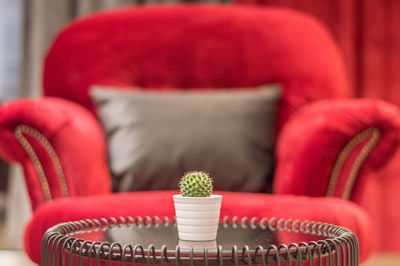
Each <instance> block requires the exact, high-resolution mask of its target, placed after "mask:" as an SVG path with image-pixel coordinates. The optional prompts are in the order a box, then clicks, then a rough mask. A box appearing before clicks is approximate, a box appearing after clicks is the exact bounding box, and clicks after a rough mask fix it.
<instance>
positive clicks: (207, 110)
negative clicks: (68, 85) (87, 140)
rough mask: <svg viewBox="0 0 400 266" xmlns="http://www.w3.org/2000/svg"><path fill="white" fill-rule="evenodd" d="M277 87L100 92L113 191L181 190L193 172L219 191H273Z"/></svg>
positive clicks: (97, 94)
mask: <svg viewBox="0 0 400 266" xmlns="http://www.w3.org/2000/svg"><path fill="white" fill-rule="evenodd" d="M279 95H280V87H279V86H278V85H270V86H264V87H261V88H255V89H247V90H223V91H221V90H213V91H209V90H208V91H207V90H206V91H204V90H202V91H178V92H168V93H160V92H149V91H143V90H140V91H126V90H118V88H108V87H94V88H93V89H92V91H91V96H92V98H93V100H94V101H95V103H96V105H97V111H98V115H99V118H100V120H101V123H102V125H103V128H104V130H105V134H106V137H107V141H108V153H109V163H110V169H111V173H112V175H113V179H114V180H113V181H114V182H113V186H114V190H115V191H118V192H123V191H137V190H164V189H173V190H175V189H177V183H178V180H179V178H180V177H181V176H182V175H183V174H184V173H185V172H187V171H192V170H201V171H206V172H208V173H210V175H211V176H212V177H213V178H214V187H215V189H217V190H228V191H247V192H269V191H270V190H271V187H272V178H273V169H274V164H273V156H274V143H275V116H276V107H277V103H278V99H279Z"/></svg>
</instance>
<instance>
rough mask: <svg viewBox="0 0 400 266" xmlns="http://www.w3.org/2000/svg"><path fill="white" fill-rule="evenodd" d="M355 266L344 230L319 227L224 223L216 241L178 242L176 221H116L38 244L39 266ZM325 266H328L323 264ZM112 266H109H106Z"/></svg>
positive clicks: (85, 223) (85, 225)
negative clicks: (40, 256)
mask: <svg viewBox="0 0 400 266" xmlns="http://www.w3.org/2000/svg"><path fill="white" fill-rule="evenodd" d="M306 261H309V262H310V263H309V265H313V264H315V265H321V264H322V265H358V241H357V238H356V236H355V235H354V234H353V233H352V232H351V231H350V230H348V229H345V228H342V227H339V226H335V225H330V224H325V223H319V222H308V221H299V220H290V219H289V220H284V219H277V218H270V219H267V218H263V219H261V220H258V219H257V218H252V219H248V218H247V217H244V218H242V219H241V220H240V221H239V219H238V218H237V217H233V218H232V219H230V218H229V217H224V219H223V222H222V223H220V224H219V228H218V236H217V240H216V241H208V242H188V241H185V242H183V241H179V240H178V232H177V227H176V222H175V219H173V220H172V221H170V220H169V219H168V218H167V217H164V218H162V219H160V218H159V217H152V218H151V217H144V218H142V217H136V218H132V217H126V218H123V217H119V218H109V219H88V220H81V221H76V222H68V223H62V224H58V225H56V226H54V227H52V228H50V229H49V230H48V231H47V232H46V234H45V235H44V237H43V241H42V262H41V265H42V266H55V265H88V264H89V265H100V264H102V263H105V265H109V264H107V263H111V262H118V263H120V264H115V265H137V264H146V265H153V264H158V265H252V264H259V265H267V264H268V265H270V264H276V265H280V264H279V263H286V264H285V265H292V264H291V263H293V262H296V263H297V264H296V265H303V263H304V262H306ZM328 263H329V264H328ZM111 265H114V264H111Z"/></svg>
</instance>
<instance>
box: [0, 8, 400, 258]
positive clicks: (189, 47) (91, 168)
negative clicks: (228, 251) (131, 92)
mask: <svg viewBox="0 0 400 266" xmlns="http://www.w3.org/2000/svg"><path fill="white" fill-rule="evenodd" d="M271 82H279V83H281V84H282V85H283V88H284V92H283V96H282V100H281V102H280V104H279V107H278V119H277V120H278V121H277V123H278V132H277V134H278V143H277V148H276V175H275V177H274V194H273V195H267V194H250V193H238V192H223V193H222V194H223V195H224V196H225V197H224V204H223V207H222V215H227V214H228V215H238V216H244V215H246V216H257V217H263V216H267V217H271V216H275V217H282V218H296V219H304V220H321V221H324V222H328V223H335V224H339V225H342V226H345V227H348V228H350V229H351V230H353V231H354V232H355V233H356V234H357V236H358V238H359V240H360V245H361V250H360V252H361V258H362V259H365V258H366V257H367V256H368V254H369V253H370V251H371V248H372V246H371V245H372V244H371V243H372V240H371V239H370V234H371V231H370V230H371V228H370V224H369V222H370V221H369V217H368V216H367V215H366V214H365V212H364V211H363V210H362V209H361V208H360V207H359V206H357V204H356V203H358V202H359V201H360V198H361V196H362V192H363V186H364V184H365V181H366V179H367V178H368V176H369V175H371V174H374V173H375V172H376V171H378V170H379V169H381V168H382V167H383V166H384V165H385V164H386V163H387V162H388V161H389V160H390V158H391V156H392V155H393V153H394V151H395V150H396V149H397V147H398V144H399V128H400V121H399V119H398V118H399V112H398V110H397V108H396V107H394V106H392V105H390V104H388V103H385V102H383V101H379V100H372V99H370V100H368V99H362V100H355V99H348V98H346V97H347V96H348V85H347V83H346V77H345V74H344V69H343V62H342V59H341V57H340V54H339V52H338V49H337V48H336V46H335V44H334V43H333V41H332V39H331V38H330V36H329V35H328V34H327V32H326V31H325V29H324V28H323V27H322V26H321V25H320V24H318V23H317V22H316V21H314V20H313V19H312V18H309V17H307V16H304V15H301V14H298V13H295V12H292V11H288V10H284V9H268V8H255V7H234V6H218V5H188V6H153V7H146V8H128V9H121V10H114V11H109V12H104V13H97V14H94V15H91V16H89V17H86V18H83V19H80V20H77V21H75V22H73V23H71V24H70V25H68V26H67V27H65V28H64V29H63V30H62V31H61V32H60V33H59V35H58V36H57V38H56V40H55V41H54V43H53V44H52V46H51V47H50V50H49V52H48V55H47V57H46V60H45V64H44V76H43V88H44V95H45V97H43V98H40V99H21V100H17V101H13V102H8V103H5V104H3V105H2V106H1V108H0V155H1V156H2V157H4V158H5V159H7V160H9V161H14V162H19V163H21V164H22V166H23V168H24V172H25V177H26V184H27V187H28V191H29V195H30V199H31V203H32V208H33V217H32V219H31V221H30V222H29V224H28V225H27V228H26V232H25V247H26V251H27V253H28V255H29V256H30V257H31V258H32V259H33V260H34V261H35V262H39V261H40V241H41V238H42V236H43V234H44V232H45V231H46V229H47V228H49V227H50V226H52V225H54V224H56V223H59V222H63V221H67V220H76V219H84V218H100V217H109V216H128V215H130V216H136V215H160V216H172V215H173V214H174V210H173V207H172V200H171V195H172V194H173V193H174V192H171V191H157V192H154V191H152V192H131V193H120V194H115V193H111V192H112V191H111V180H110V173H109V170H108V166H107V155H106V142H105V137H104V134H103V132H102V128H101V126H100V125H99V122H98V121H97V119H96V115H95V109H94V106H93V103H92V102H91V100H90V98H89V96H88V88H89V87H90V86H91V85H93V84H101V85H114V86H115V85H117V86H120V87H122V88H129V87H134V86H138V87H141V88H155V89H159V90H164V89H168V88H235V87H251V86H258V85H262V84H266V83H271ZM293 194H294V195H293ZM341 198H344V199H350V200H351V201H353V202H355V203H353V202H350V201H346V200H343V199H341ZM122 202H123V204H121V203H122Z"/></svg>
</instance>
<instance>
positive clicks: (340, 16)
mask: <svg viewBox="0 0 400 266" xmlns="http://www.w3.org/2000/svg"><path fill="white" fill-rule="evenodd" d="M235 2H236V3H241V4H244V3H246V4H257V5H259V6H268V7H287V8H291V9H293V10H297V11H301V12H304V13H307V14H310V15H312V16H314V17H315V18H317V19H318V20H319V21H321V22H322V23H323V24H324V25H325V26H326V27H327V28H328V30H329V31H330V33H331V34H332V36H333V38H334V39H335V41H336V42H337V44H338V46H339V48H340V49H341V52H342V54H343V56H344V58H345V63H346V64H345V65H346V68H347V72H348V74H349V75H348V76H349V79H350V84H351V87H352V88H353V89H354V95H355V96H366V97H378V98H381V99H385V100H387V101H389V102H392V103H395V104H400V75H398V71H399V69H400V16H399V13H400V1H398V0H385V1H381V0H369V1H358V0H336V1H330V0H320V1H314V0H302V1H298V0H235Z"/></svg>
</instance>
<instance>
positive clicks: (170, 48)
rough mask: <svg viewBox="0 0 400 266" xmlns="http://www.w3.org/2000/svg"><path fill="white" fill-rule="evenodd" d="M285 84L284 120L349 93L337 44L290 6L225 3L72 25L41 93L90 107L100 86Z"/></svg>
mask: <svg viewBox="0 0 400 266" xmlns="http://www.w3.org/2000/svg"><path fill="white" fill-rule="evenodd" d="M271 82H279V83H281V84H282V85H283V87H284V93H283V99H282V101H281V104H280V110H279V118H278V119H279V121H278V123H279V124H282V123H283V122H284V121H285V120H286V119H287V117H288V116H289V114H290V113H291V112H292V111H293V110H295V109H296V108H298V107H299V106H301V105H303V104H304V103H307V102H309V101H312V100H315V99H319V98H332V97H342V96H346V95H347V92H348V88H347V83H346V79H345V74H344V68H343V64H342V61H341V58H340V54H339V52H338V49H337V47H336V46H335V44H334V42H333V41H332V39H331V37H330V36H329V34H328V33H327V32H326V30H325V29H324V28H323V27H322V26H321V25H320V24H319V23H318V22H316V21H315V20H314V19H312V18H310V17H308V16H305V15H302V14H299V13H296V12H293V11H289V10H285V9H276V8H259V7H246V6H221V5H176V6H152V7H140V8H136V7H135V8H125V9H119V10H113V11H108V12H103V13H97V14H93V15H91V16H89V17H86V18H83V19H80V20H78V21H75V22H73V23H72V24H70V25H68V26H67V27H66V28H65V29H64V30H62V31H61V32H60V34H59V35H58V37H57V38H56V40H55V42H54V43H53V45H52V46H51V47H50V50H49V52H48V55H47V58H46V61H45V69H44V94H45V95H47V96H57V97H62V98H65V99H69V100H71V101H74V102H77V103H79V104H81V105H83V106H85V107H87V108H88V109H90V110H91V111H93V110H94V108H93V103H92V102H91V100H90V98H89V96H88V89H89V87H90V86H91V85H93V84H101V85H117V86H122V87H140V88H155V89H167V88H180V89H188V88H238V87H253V86H258V85H263V84H266V83H271Z"/></svg>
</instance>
